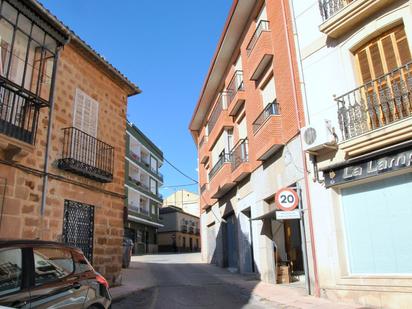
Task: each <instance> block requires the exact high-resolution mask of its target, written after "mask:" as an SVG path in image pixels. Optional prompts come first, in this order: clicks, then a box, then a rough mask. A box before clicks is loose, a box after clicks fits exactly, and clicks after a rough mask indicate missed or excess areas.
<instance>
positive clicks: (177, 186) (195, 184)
mask: <svg viewBox="0 0 412 309" xmlns="http://www.w3.org/2000/svg"><path fill="white" fill-rule="evenodd" d="M198 184H199V183H197V182H195V183H187V184H184V185H171V186H162V188H163V189H165V188H180V187H191V186H197V185H198Z"/></svg>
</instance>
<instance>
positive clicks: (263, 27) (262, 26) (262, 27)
mask: <svg viewBox="0 0 412 309" xmlns="http://www.w3.org/2000/svg"><path fill="white" fill-rule="evenodd" d="M264 31H269V21H267V20H261V21H260V22H259V24H258V25H257V27H256V30H255V32H254V33H253V35H252V37H251V38H250V41H249V43H248V44H247V47H246V53H247V55H248V56H250V54H251V53H252V51H253V49H254V47H255V45H256V43H257V41H258V40H259V38H260V35H261V34H262V33H263V32H264Z"/></svg>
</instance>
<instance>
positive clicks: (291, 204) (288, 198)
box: [275, 188, 299, 211]
mask: <svg viewBox="0 0 412 309" xmlns="http://www.w3.org/2000/svg"><path fill="white" fill-rule="evenodd" d="M275 204H276V207H277V208H278V209H281V210H284V211H290V210H293V209H295V208H296V206H298V204H299V197H298V194H297V193H296V191H295V190H293V189H290V188H283V189H280V190H279V191H278V192H276V195H275Z"/></svg>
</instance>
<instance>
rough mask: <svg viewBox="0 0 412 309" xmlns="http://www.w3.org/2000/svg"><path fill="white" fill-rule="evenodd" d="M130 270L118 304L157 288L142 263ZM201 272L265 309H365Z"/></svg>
mask: <svg viewBox="0 0 412 309" xmlns="http://www.w3.org/2000/svg"><path fill="white" fill-rule="evenodd" d="M131 267H132V268H129V269H123V271H122V282H123V285H121V286H118V287H115V288H112V289H111V294H112V296H113V299H114V300H119V299H121V298H124V297H126V296H128V295H129V294H131V293H133V292H136V291H139V290H143V289H146V288H150V287H154V286H156V279H155V278H154V277H153V276H152V274H151V272H150V270H149V268H148V267H147V266H145V263H136V262H132V264H131ZM202 269H203V270H204V271H206V272H207V273H210V274H211V275H213V276H215V277H216V278H218V279H219V281H220V282H224V283H227V284H230V285H234V286H237V287H238V288H239V289H240V290H241V293H247V294H250V295H251V297H253V298H255V299H257V300H260V301H262V302H263V303H266V304H267V305H268V307H279V308H285V309H286V308H287V309H334V308H336V309H361V308H363V309H365V307H364V306H360V305H359V306H357V305H352V304H342V303H335V302H332V301H330V300H327V299H324V298H318V297H314V296H307V295H305V294H306V291H305V289H303V288H301V287H290V286H285V285H274V284H268V283H264V282H260V281H257V280H254V279H253V278H252V277H248V276H242V275H239V274H237V273H230V272H228V271H227V270H225V269H222V268H219V267H216V266H213V265H207V264H202Z"/></svg>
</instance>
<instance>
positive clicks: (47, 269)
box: [0, 240, 111, 309]
mask: <svg viewBox="0 0 412 309" xmlns="http://www.w3.org/2000/svg"><path fill="white" fill-rule="evenodd" d="M110 304H111V296H110V293H109V284H108V283H107V281H106V279H105V278H104V277H103V276H102V275H100V274H99V273H97V272H96V271H95V270H94V269H93V267H92V266H91V265H90V263H89V262H88V261H87V259H86V258H85V256H84V255H83V253H82V251H81V250H80V249H77V248H75V247H71V246H67V245H64V244H61V243H57V242H49V241H39V240H27V241H25V240H0V305H2V306H8V307H13V308H39V309H43V308H50V307H53V308H66V309H68V308H70V309H72V308H73V309H74V308H89V309H98V308H100V309H103V308H105V309H107V308H109V307H110Z"/></svg>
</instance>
